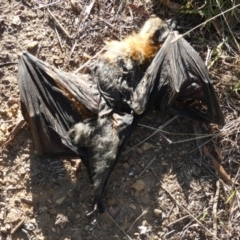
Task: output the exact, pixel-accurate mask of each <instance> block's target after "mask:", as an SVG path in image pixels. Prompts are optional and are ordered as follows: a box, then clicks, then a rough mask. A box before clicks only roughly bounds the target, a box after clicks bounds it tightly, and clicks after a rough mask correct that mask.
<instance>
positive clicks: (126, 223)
mask: <svg viewBox="0 0 240 240" xmlns="http://www.w3.org/2000/svg"><path fill="white" fill-rule="evenodd" d="M127 229H128V217H127V216H125V218H124V221H123V230H127Z"/></svg>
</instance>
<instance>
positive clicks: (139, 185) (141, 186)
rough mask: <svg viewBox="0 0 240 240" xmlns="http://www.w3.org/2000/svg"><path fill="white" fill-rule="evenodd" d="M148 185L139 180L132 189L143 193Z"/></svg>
mask: <svg viewBox="0 0 240 240" xmlns="http://www.w3.org/2000/svg"><path fill="white" fill-rule="evenodd" d="M145 186H146V184H145V182H144V181H143V180H141V179H138V180H137V181H136V182H135V183H134V184H133V185H132V186H131V188H134V189H135V190H137V191H138V192H140V191H142V190H143V189H144V188H145Z"/></svg>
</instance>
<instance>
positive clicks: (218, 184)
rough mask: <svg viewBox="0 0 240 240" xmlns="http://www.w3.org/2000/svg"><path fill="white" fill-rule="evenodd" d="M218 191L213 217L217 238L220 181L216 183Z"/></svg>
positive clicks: (214, 233)
mask: <svg viewBox="0 0 240 240" xmlns="http://www.w3.org/2000/svg"><path fill="white" fill-rule="evenodd" d="M216 186H217V190H216V194H215V197H214V202H213V211H212V217H213V230H212V231H213V235H214V236H215V238H216V237H217V225H218V224H217V207H218V198H219V191H220V182H219V180H218V181H217V183H216Z"/></svg>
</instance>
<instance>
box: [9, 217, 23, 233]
mask: <svg viewBox="0 0 240 240" xmlns="http://www.w3.org/2000/svg"><path fill="white" fill-rule="evenodd" d="M24 221H25V219H22V220H21V221H20V222H19V223H18V224H17V226H16V227H15V228H14V229H13V230H12V231H11V234H14V233H15V232H16V231H17V230H18V229H19V228H20V227H21V226H22V225H23V223H24Z"/></svg>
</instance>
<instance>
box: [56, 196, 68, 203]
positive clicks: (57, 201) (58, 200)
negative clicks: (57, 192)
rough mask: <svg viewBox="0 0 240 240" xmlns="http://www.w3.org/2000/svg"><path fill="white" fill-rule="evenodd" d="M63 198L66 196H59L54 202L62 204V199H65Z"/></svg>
mask: <svg viewBox="0 0 240 240" xmlns="http://www.w3.org/2000/svg"><path fill="white" fill-rule="evenodd" d="M65 198H66V197H61V198H59V199H57V200H56V203H57V204H58V205H60V204H62V203H63V201H64V200H65Z"/></svg>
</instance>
